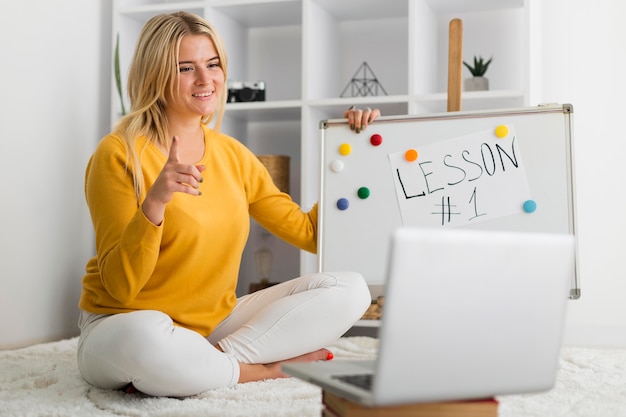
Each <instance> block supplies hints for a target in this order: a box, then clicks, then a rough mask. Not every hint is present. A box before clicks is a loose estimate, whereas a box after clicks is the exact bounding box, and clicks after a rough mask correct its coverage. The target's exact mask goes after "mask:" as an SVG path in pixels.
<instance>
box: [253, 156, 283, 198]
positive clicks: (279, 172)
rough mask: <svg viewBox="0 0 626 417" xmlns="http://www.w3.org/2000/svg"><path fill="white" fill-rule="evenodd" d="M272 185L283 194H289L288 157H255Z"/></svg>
mask: <svg viewBox="0 0 626 417" xmlns="http://www.w3.org/2000/svg"><path fill="white" fill-rule="evenodd" d="M257 158H259V160H260V161H261V163H262V164H263V165H265V168H267V171H268V172H269V173H270V176H271V177H272V180H274V184H276V186H277V187H278V189H279V190H280V191H282V192H283V193H287V194H289V157H288V156H286V155H257Z"/></svg>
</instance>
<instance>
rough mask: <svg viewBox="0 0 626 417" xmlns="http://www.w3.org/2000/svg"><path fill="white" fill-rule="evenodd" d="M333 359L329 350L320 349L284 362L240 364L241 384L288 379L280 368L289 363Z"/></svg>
mask: <svg viewBox="0 0 626 417" xmlns="http://www.w3.org/2000/svg"><path fill="white" fill-rule="evenodd" d="M331 359H333V353H332V352H331V351H330V350H328V349H320V350H316V351H314V352H310V353H305V354H304V355H300V356H296V357H294V358H290V359H286V360H284V361H278V362H273V363H268V364H263V365H261V364H247V363H240V364H239V369H240V371H239V382H240V383H243V382H252V381H261V380H263V379H275V378H286V377H288V375H285V374H283V373H282V371H281V370H280V366H281V365H282V364H283V363H287V362H314V361H329V360H331Z"/></svg>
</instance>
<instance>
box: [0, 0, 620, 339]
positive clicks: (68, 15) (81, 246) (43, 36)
mask: <svg viewBox="0 0 626 417" xmlns="http://www.w3.org/2000/svg"><path fill="white" fill-rule="evenodd" d="M541 5H542V8H543V10H544V12H545V13H544V20H543V23H542V25H540V27H538V28H537V30H539V31H541V33H542V36H541V42H540V43H541V44H542V45H543V57H542V60H541V62H542V66H541V74H540V75H541V76H540V77H539V80H540V84H539V86H540V87H541V88H540V93H539V94H538V99H539V100H540V101H543V102H550V101H555V102H561V103H565V102H569V103H572V104H574V118H575V141H576V153H577V157H576V168H577V169H576V175H577V190H578V200H579V205H578V216H579V217H578V221H579V230H578V233H579V236H580V255H581V256H580V267H581V278H582V282H581V287H582V297H581V299H580V300H577V301H572V302H570V310H569V316H568V323H567V328H566V338H565V341H566V343H568V344H584V345H596V346H604V345H619V346H626V301H624V294H626V279H625V278H626V277H625V275H626V274H625V272H624V270H625V268H624V266H623V262H622V261H623V259H624V258H626V257H625V256H624V255H625V254H624V252H626V219H625V217H624V216H625V215H626V197H625V196H624V188H625V187H624V184H625V183H626V181H625V180H626V178H625V177H626V175H625V174H624V168H623V166H624V164H623V155H624V154H626V140H625V138H624V134H623V131H622V127H621V122H622V120H623V115H622V113H623V108H622V106H621V104H622V94H623V93H624V92H626V85H625V81H624V52H623V45H622V42H623V39H626V27H624V25H622V24H621V22H620V21H619V20H618V19H621V18H622V17H623V16H625V15H626V13H625V12H626V10H625V9H626V3H625V2H622V0H596V1H594V2H593V4H592V5H591V6H590V5H589V3H588V2H587V1H582V0H542V1H541ZM109 24H110V0H99V1H93V0H92V1H84V0H62V1H61V0H59V1H54V2H51V1H48V0H30V1H19V2H18V1H11V2H3V3H2V5H1V6H0V45H2V48H1V50H2V54H0V104H1V105H0V122H1V123H0V126H1V128H0V129H1V130H0V132H1V134H0V190H1V192H2V199H1V201H2V203H1V204H0V347H9V346H18V345H26V344H29V343H34V342H38V341H43V340H54V339H59V338H63V337H70V336H73V335H75V334H77V329H76V325H75V321H76V303H77V301H78V296H79V292H80V279H81V277H82V273H83V270H84V265H85V262H86V260H87V258H88V257H89V256H90V254H91V253H92V245H93V244H92V236H91V224H90V221H89V218H88V213H87V209H86V206H85V203H84V197H83V189H82V187H83V172H84V166H85V163H86V161H87V158H88V157H89V155H90V153H91V151H92V150H93V147H94V146H95V143H96V142H97V140H98V139H99V138H100V137H101V136H102V135H103V134H105V133H106V132H107V131H108V129H109V126H108V120H109V116H108V113H109V110H108V109H109V97H110V96H109V92H108V89H109V86H110V80H109V76H110V70H109V68H110V65H111V60H110V50H111V45H110V36H111V35H110V29H109ZM533 104H534V103H533Z"/></svg>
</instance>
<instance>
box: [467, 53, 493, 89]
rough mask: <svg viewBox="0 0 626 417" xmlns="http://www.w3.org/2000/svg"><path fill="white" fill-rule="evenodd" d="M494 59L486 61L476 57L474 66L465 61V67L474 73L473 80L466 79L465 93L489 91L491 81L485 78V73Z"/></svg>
mask: <svg viewBox="0 0 626 417" xmlns="http://www.w3.org/2000/svg"><path fill="white" fill-rule="evenodd" d="M492 59H493V58H489V61H485V60H484V59H483V57H481V56H474V66H471V65H470V64H468V63H467V62H465V61H463V65H465V66H466V67H467V69H468V70H469V71H470V72H471V73H472V77H471V78H466V79H465V91H481V90H489V79H488V78H485V73H486V72H487V68H489V64H491V60H492Z"/></svg>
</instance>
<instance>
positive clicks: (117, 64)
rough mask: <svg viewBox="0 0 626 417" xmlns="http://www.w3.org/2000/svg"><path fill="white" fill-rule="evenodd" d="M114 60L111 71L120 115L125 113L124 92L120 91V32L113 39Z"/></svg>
mask: <svg viewBox="0 0 626 417" xmlns="http://www.w3.org/2000/svg"><path fill="white" fill-rule="evenodd" d="M114 58H115V61H114V63H113V71H114V73H115V86H116V87H117V95H118V96H119V97H120V105H121V113H122V116H124V115H126V106H124V94H123V92H122V74H121V71H120V34H119V33H118V34H117V39H116V41H115V57H114Z"/></svg>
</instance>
